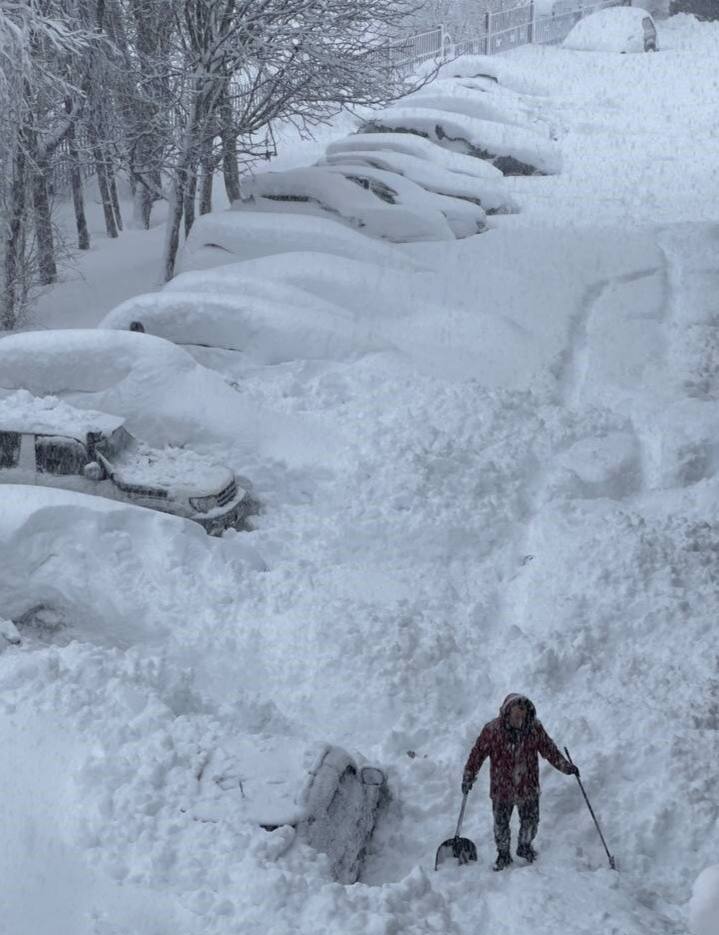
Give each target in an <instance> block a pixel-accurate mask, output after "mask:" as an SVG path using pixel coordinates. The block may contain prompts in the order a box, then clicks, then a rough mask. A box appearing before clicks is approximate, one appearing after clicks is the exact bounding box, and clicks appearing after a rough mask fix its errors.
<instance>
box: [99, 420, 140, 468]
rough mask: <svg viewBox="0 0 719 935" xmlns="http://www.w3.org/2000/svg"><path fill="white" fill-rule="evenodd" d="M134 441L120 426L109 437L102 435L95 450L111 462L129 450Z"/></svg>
mask: <svg viewBox="0 0 719 935" xmlns="http://www.w3.org/2000/svg"><path fill="white" fill-rule="evenodd" d="M134 441H135V439H134V438H133V437H132V435H130V433H129V432H128V431H127V429H126V428H125V427H124V426H122V425H121V426H120V427H119V428H117V429H115V431H114V432H113V433H112V434H111V435H103V437H102V438H101V439H99V440H98V441H97V443H96V444H95V448H96V450H97V451H99V452H100V454H101V455H104V456H105V457H106V458H107V459H108V460H109V461H112V460H114V459H115V458H117V456H118V455H119V454H120V453H121V452H123V451H126V450H127V449H128V448H130V447H131V446H132V445H133V443H134Z"/></svg>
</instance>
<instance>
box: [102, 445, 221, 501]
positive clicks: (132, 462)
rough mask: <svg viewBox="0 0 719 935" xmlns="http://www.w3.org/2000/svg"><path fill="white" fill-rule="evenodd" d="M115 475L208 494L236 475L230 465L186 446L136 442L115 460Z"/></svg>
mask: <svg viewBox="0 0 719 935" xmlns="http://www.w3.org/2000/svg"><path fill="white" fill-rule="evenodd" d="M112 466H113V476H114V477H115V478H116V479H117V480H118V481H120V482H121V483H123V484H128V485H133V486H138V487H162V488H165V489H175V490H182V491H185V492H187V493H188V494H189V495H191V496H197V497H206V496H211V495H213V494H218V493H219V492H220V491H221V490H224V489H225V488H226V487H227V486H228V485H229V484H230V483H232V481H233V479H234V474H233V472H232V471H231V470H230V468H228V467H225V466H224V465H222V464H217V462H214V461H211V460H210V459H209V458H205V457H203V456H202V455H200V454H197V452H195V451H190V450H188V449H186V448H174V447H167V448H150V447H148V446H145V445H137V446H136V447H133V448H131V449H128V450H127V451H123V452H122V453H121V454H120V455H119V456H118V457H117V458H116V459H115V460H114V461H113V465H112Z"/></svg>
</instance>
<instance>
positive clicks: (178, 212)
mask: <svg viewBox="0 0 719 935" xmlns="http://www.w3.org/2000/svg"><path fill="white" fill-rule="evenodd" d="M185 178H186V174H185V169H184V167H183V166H180V167H179V168H178V170H177V175H176V176H175V180H174V183H173V186H172V194H171V195H170V212H169V214H168V217H167V234H166V238H165V269H164V275H165V282H169V281H170V280H171V279H172V277H173V276H174V275H175V260H176V259H177V251H178V249H179V247H180V226H181V224H182V214H183V211H184V207H185Z"/></svg>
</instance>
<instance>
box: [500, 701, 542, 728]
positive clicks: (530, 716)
mask: <svg viewBox="0 0 719 935" xmlns="http://www.w3.org/2000/svg"><path fill="white" fill-rule="evenodd" d="M515 701H523V702H524V704H525V706H526V709H527V720H526V722H525V728H526V727H529V726H530V725H532V724H533V723H534V719H535V718H536V716H537V709H536V708H535V707H534V702H532V701H530V699H529V698H527V696H526V695H520V694H518V693H517V692H512V693H511V694H509V695H507V697H506V698H505V699H504V701H503V702H502V704H501V706H500V709H499V716H500V717H501V718H502V721H503V722H504V723H506V720H507V716H508V715H509V709H510V708H511V707H512V705H513V704H514V703H515Z"/></svg>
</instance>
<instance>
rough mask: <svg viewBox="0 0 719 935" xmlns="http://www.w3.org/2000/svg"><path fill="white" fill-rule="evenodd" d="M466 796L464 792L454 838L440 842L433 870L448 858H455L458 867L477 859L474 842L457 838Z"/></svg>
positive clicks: (466, 793)
mask: <svg viewBox="0 0 719 935" xmlns="http://www.w3.org/2000/svg"><path fill="white" fill-rule="evenodd" d="M468 795H469V793H468V792H465V793H464V795H463V797H462V808H461V809H460V810H459V821H458V822H457V830H456V831H455V833H454V837H453V838H447V840H446V841H442V843H441V844H440V845H439V847H438V848H437V856H436V857H435V860H434V869H435V870H436V869H437V868H438V867H439V865H440V864H442V863H444V861H445V860H448V859H449V858H450V857H456V858H457V862H458V863H459V865H460V867H461V866H462V864H468V863H469V862H470V861H472V860H476V859H477V848H476V847H475V844H474V841H470V840H469V838H460V836H459V829H460V828H461V827H462V819H463V818H464V809H465V808H466V805H467V796H468Z"/></svg>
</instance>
